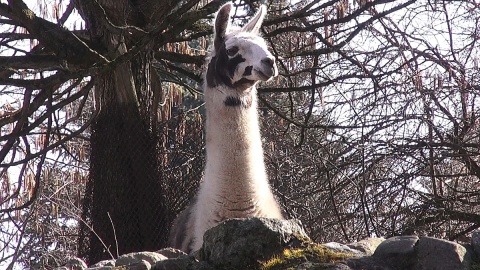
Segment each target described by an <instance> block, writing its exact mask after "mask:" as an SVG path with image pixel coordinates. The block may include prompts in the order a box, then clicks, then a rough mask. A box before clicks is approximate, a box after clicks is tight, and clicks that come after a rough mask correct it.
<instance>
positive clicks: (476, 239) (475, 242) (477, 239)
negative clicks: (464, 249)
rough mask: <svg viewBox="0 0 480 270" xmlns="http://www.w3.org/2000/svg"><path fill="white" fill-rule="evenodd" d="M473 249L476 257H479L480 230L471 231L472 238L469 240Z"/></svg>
mask: <svg viewBox="0 0 480 270" xmlns="http://www.w3.org/2000/svg"><path fill="white" fill-rule="evenodd" d="M471 244H472V248H473V251H475V254H476V255H477V257H479V258H480V230H476V231H474V232H473V233H472V240H471Z"/></svg>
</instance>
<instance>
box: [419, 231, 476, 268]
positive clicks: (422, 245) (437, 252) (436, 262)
mask: <svg viewBox="0 0 480 270" xmlns="http://www.w3.org/2000/svg"><path fill="white" fill-rule="evenodd" d="M415 251H416V254H417V262H416V264H415V267H414V268H413V269H415V270H429V269H436V270H452V269H455V270H463V269H470V264H471V258H470V254H469V253H468V252H467V250H466V249H465V248H464V247H463V246H461V245H459V244H457V243H455V242H451V241H447V240H442V239H437V238H432V237H421V238H420V240H418V243H417V245H416V246H415Z"/></svg>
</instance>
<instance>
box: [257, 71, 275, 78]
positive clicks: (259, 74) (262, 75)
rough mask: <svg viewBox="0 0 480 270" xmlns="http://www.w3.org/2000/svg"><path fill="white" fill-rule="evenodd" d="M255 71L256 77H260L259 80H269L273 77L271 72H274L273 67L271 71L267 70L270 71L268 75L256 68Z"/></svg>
mask: <svg viewBox="0 0 480 270" xmlns="http://www.w3.org/2000/svg"><path fill="white" fill-rule="evenodd" d="M255 71H256V73H257V75H258V77H260V80H262V81H268V80H270V79H271V78H272V77H273V73H274V72H273V69H272V71H269V72H268V73H271V74H270V75H267V74H265V73H264V72H263V71H261V70H258V69H256V70H255Z"/></svg>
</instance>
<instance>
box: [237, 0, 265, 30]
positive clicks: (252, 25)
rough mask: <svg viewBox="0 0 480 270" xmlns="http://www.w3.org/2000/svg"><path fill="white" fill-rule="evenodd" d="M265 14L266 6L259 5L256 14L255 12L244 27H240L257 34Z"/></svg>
mask: <svg viewBox="0 0 480 270" xmlns="http://www.w3.org/2000/svg"><path fill="white" fill-rule="evenodd" d="M265 15H267V7H266V6H265V5H261V6H260V9H259V10H258V11H257V14H255V16H253V18H252V19H251V20H250V21H249V22H248V23H247V24H246V25H245V26H244V27H242V30H243V31H245V32H252V33H255V34H257V33H258V32H259V30H260V27H261V26H262V23H263V19H264V18H265Z"/></svg>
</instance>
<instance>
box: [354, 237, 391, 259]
mask: <svg viewBox="0 0 480 270" xmlns="http://www.w3.org/2000/svg"><path fill="white" fill-rule="evenodd" d="M383 241H385V238H383V237H380V238H377V237H370V238H366V239H363V240H361V241H358V242H356V243H351V244H348V245H347V246H348V247H350V248H352V249H355V250H358V251H360V252H361V253H362V254H363V255H365V256H371V255H372V254H373V253H374V252H375V250H376V249H377V247H378V246H379V245H380V244H381V243H382V242H383Z"/></svg>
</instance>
